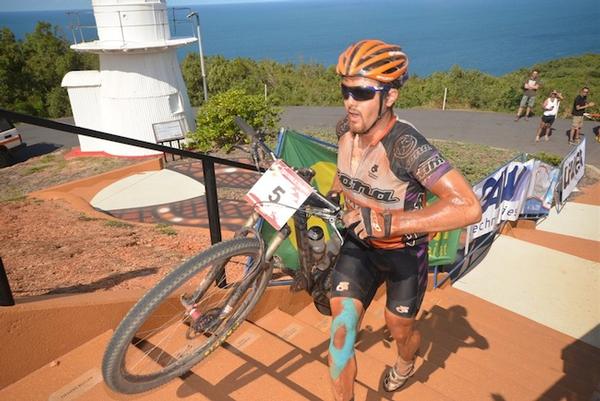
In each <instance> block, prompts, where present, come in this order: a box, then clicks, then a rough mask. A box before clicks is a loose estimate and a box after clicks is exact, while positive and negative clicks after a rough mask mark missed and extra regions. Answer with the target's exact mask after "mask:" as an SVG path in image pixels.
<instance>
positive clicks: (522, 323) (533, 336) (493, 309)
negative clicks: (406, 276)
mask: <svg viewBox="0 0 600 401" xmlns="http://www.w3.org/2000/svg"><path fill="white" fill-rule="evenodd" d="M445 299H447V300H448V301H453V302H455V303H456V304H460V305H464V306H465V307H467V308H468V309H469V313H470V315H471V316H472V318H473V319H479V317H480V316H482V317H484V319H483V323H490V324H492V325H498V326H500V327H502V326H504V325H506V324H511V325H514V326H517V327H519V328H521V329H522V330H525V331H526V332H527V336H523V337H522V338H521V341H529V344H528V345H527V347H529V346H535V345H537V346H539V347H540V348H544V349H555V348H560V349H562V348H566V347H569V351H570V352H569V355H568V356H567V357H572V358H573V359H574V360H573V362H576V363H581V364H587V365H586V366H588V367H590V368H593V367H598V366H600V348H596V347H594V346H592V345H590V344H587V343H584V342H583V341H576V340H575V339H574V338H573V337H571V336H569V335H567V334H564V333H561V332H559V331H557V330H553V329H551V328H549V327H548V326H545V325H543V324H540V323H537V322H535V321H533V320H530V319H528V318H526V317H523V316H521V315H519V314H517V313H514V312H511V311H509V310H508V309H505V308H502V307H500V306H498V305H495V304H493V303H491V302H488V301H486V300H483V299H481V298H478V297H476V296H473V295H471V294H469V293H467V292H464V291H461V290H459V289H456V288H452V287H451V288H449V289H448V291H446V292H445ZM574 307H576V306H574Z"/></svg>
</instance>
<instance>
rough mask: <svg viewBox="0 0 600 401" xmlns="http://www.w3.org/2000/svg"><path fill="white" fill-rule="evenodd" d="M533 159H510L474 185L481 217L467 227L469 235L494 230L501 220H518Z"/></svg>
mask: <svg viewBox="0 0 600 401" xmlns="http://www.w3.org/2000/svg"><path fill="white" fill-rule="evenodd" d="M533 165H534V161H533V160H530V161H528V162H526V163H521V162H509V163H508V164H506V165H504V166H503V167H501V168H500V169H498V170H497V171H496V172H495V173H493V174H492V175H490V176H488V177H487V178H485V179H484V180H483V181H481V182H480V183H479V184H477V185H475V186H474V187H473V191H474V192H475V195H477V197H479V199H480V202H481V209H482V217H481V220H480V221H479V222H478V223H475V224H473V225H471V226H469V237H470V238H471V239H475V238H478V237H480V236H482V235H484V234H487V233H490V232H492V231H495V230H496V229H497V228H498V225H499V224H500V222H501V221H504V220H511V221H514V220H517V219H518V218H519V215H520V214H521V210H522V209H523V206H524V203H525V197H526V195H527V189H528V188H529V181H530V179H531V171H532V169H533Z"/></svg>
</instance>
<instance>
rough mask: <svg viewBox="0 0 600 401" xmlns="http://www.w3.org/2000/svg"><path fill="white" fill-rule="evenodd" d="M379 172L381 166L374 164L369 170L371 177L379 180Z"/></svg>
mask: <svg viewBox="0 0 600 401" xmlns="http://www.w3.org/2000/svg"><path fill="white" fill-rule="evenodd" d="M377 170H379V166H378V165H377V164H373V166H371V169H370V170H369V177H371V178H373V179H377Z"/></svg>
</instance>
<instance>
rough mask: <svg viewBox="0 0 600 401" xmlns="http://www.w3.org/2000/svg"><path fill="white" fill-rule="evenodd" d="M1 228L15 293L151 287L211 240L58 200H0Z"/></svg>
mask: <svg viewBox="0 0 600 401" xmlns="http://www.w3.org/2000/svg"><path fill="white" fill-rule="evenodd" d="M0 228H1V229H0V255H1V257H2V261H3V264H4V267H5V270H6V272H7V275H8V278H9V283H10V286H11V289H12V291H13V294H14V296H15V297H22V296H28V295H41V294H57V293H75V292H91V291H110V290H116V289H133V288H148V287H149V286H150V285H152V284H153V283H154V282H155V281H156V280H157V278H158V277H163V276H164V275H165V274H166V273H168V272H169V271H170V270H171V269H172V268H173V267H176V266H178V265H179V264H181V262H182V261H184V260H185V259H187V258H189V257H190V256H192V255H194V254H196V253H197V252H199V251H200V250H201V249H204V248H206V247H208V246H209V245H210V239H209V236H208V233H207V231H206V230H204V229H190V228H185V227H184V228H182V227H170V226H169V227H165V226H158V225H148V224H131V223H122V222H120V221H114V220H109V219H106V220H104V219H96V218H90V217H89V216H86V215H85V214H82V213H80V212H78V211H76V210H74V209H73V208H71V206H70V205H69V204H68V203H66V202H63V201H38V200H34V199H22V200H17V201H13V202H6V203H0Z"/></svg>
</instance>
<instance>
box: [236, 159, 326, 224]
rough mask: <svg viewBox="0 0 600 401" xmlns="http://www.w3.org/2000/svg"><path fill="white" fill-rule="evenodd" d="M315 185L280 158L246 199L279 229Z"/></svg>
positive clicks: (312, 190) (249, 192)
mask: <svg viewBox="0 0 600 401" xmlns="http://www.w3.org/2000/svg"><path fill="white" fill-rule="evenodd" d="M314 191H315V189H314V188H313V187H311V186H310V185H309V184H308V183H307V182H306V181H304V180H303V179H302V177H300V176H299V175H298V174H296V172H294V170H292V169H291V168H290V167H289V166H288V165H286V164H285V163H284V162H283V161H282V160H277V161H276V162H275V163H273V164H272V165H271V167H269V169H268V170H267V171H266V172H265V173H264V174H263V176H262V177H261V178H260V179H259V180H258V181H257V182H256V184H254V186H253V187H252V188H251V189H250V191H248V193H247V194H246V196H245V199H246V201H247V202H248V203H250V205H252V207H253V208H254V209H255V210H256V211H257V212H258V213H260V215H261V216H262V217H264V219H265V220H267V221H268V222H269V224H271V225H272V226H273V227H274V228H275V229H276V230H281V228H282V227H283V226H284V225H285V223H286V222H287V221H288V220H289V219H290V217H292V216H293V214H294V213H295V212H296V210H297V209H298V208H299V207H300V206H302V204H303V203H304V201H305V200H306V199H307V198H308V197H309V196H310V194H311V193H312V192H314Z"/></svg>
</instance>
